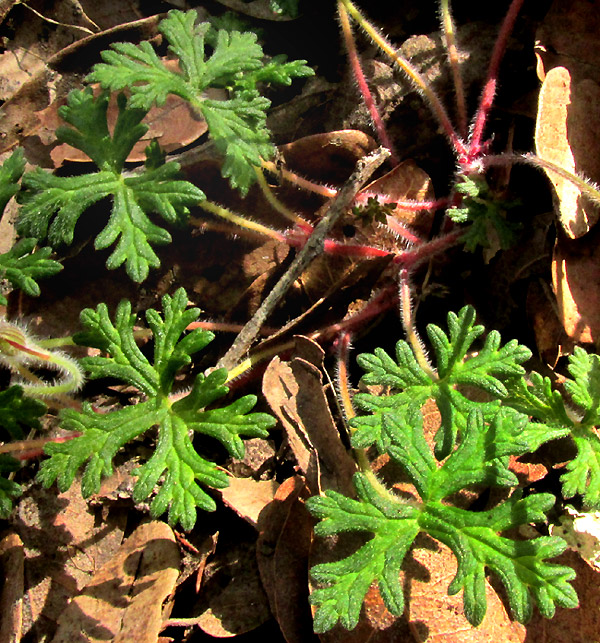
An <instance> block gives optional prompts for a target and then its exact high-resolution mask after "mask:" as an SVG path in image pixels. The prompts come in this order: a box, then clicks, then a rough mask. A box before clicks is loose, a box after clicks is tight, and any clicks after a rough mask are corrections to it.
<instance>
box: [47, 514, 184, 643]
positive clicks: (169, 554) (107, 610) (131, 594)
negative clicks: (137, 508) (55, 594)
mask: <svg viewBox="0 0 600 643" xmlns="http://www.w3.org/2000/svg"><path fill="white" fill-rule="evenodd" d="M178 575H179V549H178V547H177V545H176V543H175V537H174V535H173V531H172V530H171V528H170V527H169V526H168V525H166V524H165V523H162V522H158V521H153V522H150V523H146V524H144V525H141V526H140V527H138V528H137V529H136V530H135V531H134V532H133V534H132V535H131V536H130V537H129V538H128V539H127V540H126V541H125V542H124V543H123V545H122V546H121V548H120V549H119V551H118V552H117V554H116V555H115V556H114V557H113V558H111V560H110V561H108V562H107V563H106V564H105V565H103V566H102V567H101V568H100V569H99V570H98V571H97V572H96V573H95V574H94V576H93V577H92V580H91V581H90V583H88V585H87V586H86V587H85V588H84V589H83V591H82V592H81V593H80V594H79V595H78V596H76V597H75V598H73V600H72V601H71V603H70V604H69V606H68V607H67V609H66V610H65V611H64V612H63V613H62V615H61V617H60V619H59V622H58V630H57V632H56V635H55V637H54V639H53V643H63V642H64V643H71V642H72V641H79V640H85V641H98V642H100V641H106V640H109V639H110V640H112V641H115V642H119V643H134V642H135V643H155V641H156V640H157V638H158V634H159V632H160V630H161V628H162V623H163V619H162V604H163V601H164V600H165V599H166V598H167V597H168V596H169V594H170V593H171V592H172V590H173V588H174V587H175V582H176V580H177V576H178ZM82 635H83V637H82Z"/></svg>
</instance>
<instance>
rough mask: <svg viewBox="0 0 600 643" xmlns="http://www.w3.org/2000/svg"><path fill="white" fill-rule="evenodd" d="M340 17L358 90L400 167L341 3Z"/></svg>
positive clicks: (346, 13)
mask: <svg viewBox="0 0 600 643" xmlns="http://www.w3.org/2000/svg"><path fill="white" fill-rule="evenodd" d="M338 17H339V20H340V25H341V27H342V35H343V36H344V44H345V45H346V52H347V53H348V60H349V61H350V66H351V68H352V73H353V74H354V78H355V80H356V84H357V85H358V90H359V92H360V94H361V96H362V98H363V101H364V103H365V105H366V107H367V109H368V110H369V114H370V115H371V120H372V121H373V125H374V126H375V129H376V130H377V135H378V136H379V140H380V142H381V144H382V145H383V146H384V147H387V148H388V150H390V152H391V155H390V160H391V161H392V163H393V164H394V165H398V164H399V163H400V159H399V158H398V155H397V154H396V151H395V148H394V144H393V143H392V141H391V139H390V137H389V136H388V133H387V130H386V128H385V124H384V122H383V120H382V118H381V114H380V113H379V110H378V109H377V105H376V104H375V100H374V99H373V94H372V93H371V90H370V89H369V85H368V83H367V79H366V78H365V74H364V72H363V68H362V65H361V64H360V58H359V57H358V52H357V51H356V44H355V42H354V36H353V34H352V26H351V24H350V17H349V16H348V12H347V11H346V8H345V7H344V5H343V4H342V3H341V2H338Z"/></svg>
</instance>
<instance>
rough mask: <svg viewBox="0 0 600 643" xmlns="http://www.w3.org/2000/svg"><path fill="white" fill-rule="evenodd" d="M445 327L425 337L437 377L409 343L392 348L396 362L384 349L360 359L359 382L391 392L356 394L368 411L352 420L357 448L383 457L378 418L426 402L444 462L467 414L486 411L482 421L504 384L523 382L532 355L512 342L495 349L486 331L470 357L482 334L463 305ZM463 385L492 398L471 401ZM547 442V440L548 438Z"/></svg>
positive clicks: (386, 441) (385, 438)
mask: <svg viewBox="0 0 600 643" xmlns="http://www.w3.org/2000/svg"><path fill="white" fill-rule="evenodd" d="M448 329H449V332H448V333H445V332H444V331H443V330H442V329H441V328H439V327H438V326H435V325H433V324H430V325H429V326H428V327H427V333H428V335H429V338H430V340H431V343H432V345H433V348H434V352H435V356H436V366H437V376H436V377H432V376H430V374H428V373H426V372H425V371H424V370H423V369H422V368H421V366H420V365H419V364H418V362H417V360H416V359H415V357H414V355H413V353H412V350H411V348H410V346H409V344H408V343H407V342H405V341H403V340H401V341H399V342H398V343H397V344H396V360H393V359H392V358H391V357H390V356H389V355H388V354H387V353H386V352H385V351H384V350H382V349H376V350H375V351H374V353H372V354H364V355H360V356H359V357H358V358H357V361H358V363H359V365H360V366H361V367H362V368H363V369H365V371H366V373H365V375H364V376H363V379H362V382H363V383H364V384H367V385H379V386H386V387H391V389H392V390H391V394H390V395H388V396H387V397H380V396H377V395H371V394H367V393H360V394H358V395H356V396H355V398H354V401H355V403H356V405H357V407H358V408H360V409H361V410H363V411H370V412H371V413H372V415H370V416H359V417H357V418H354V419H353V420H352V421H351V426H353V427H354V428H356V429H357V431H356V434H355V436H353V444H354V446H356V447H360V448H365V447H367V446H369V445H370V444H377V447H378V449H379V450H380V452H382V453H384V452H385V451H386V450H387V449H388V447H389V445H390V444H391V443H392V442H393V439H392V437H391V436H389V435H388V433H387V430H386V425H385V424H384V423H383V421H382V418H383V416H385V415H386V414H387V413H388V412H390V411H391V410H397V411H401V410H402V409H415V408H416V409H420V407H421V406H422V405H423V404H424V403H425V401H426V400H427V399H430V398H431V399H434V400H435V402H436V404H437V407H438V409H439V411H440V413H441V417H442V426H441V428H440V430H439V432H438V434H437V435H436V445H437V446H436V455H437V456H438V458H440V459H442V458H445V457H446V456H447V455H448V454H449V453H450V452H451V450H452V449H453V447H454V444H455V442H456V438H457V435H458V433H459V432H460V431H461V430H462V429H464V427H465V424H466V420H467V416H468V414H469V412H470V411H471V410H472V409H473V408H474V407H475V406H478V407H479V408H482V409H487V411H486V413H487V415H486V417H491V416H493V415H494V414H495V413H496V410H497V403H495V402H494V401H493V400H499V399H502V398H504V397H505V396H507V395H508V389H507V386H508V385H509V384H511V383H512V382H513V381H515V380H517V379H519V378H522V377H523V375H524V373H525V370H524V369H523V367H522V366H521V363H523V362H525V361H526V360H527V359H529V358H530V357H531V352H530V351H529V349H527V348H525V347H524V346H521V345H519V344H518V343H517V342H516V341H510V342H508V343H507V344H506V345H505V346H502V347H501V345H500V335H499V334H498V333H497V332H491V333H490V334H489V335H488V337H487V338H486V340H485V342H484V344H483V347H482V349H481V350H480V351H479V352H478V353H477V354H474V355H469V351H470V350H471V349H472V346H473V343H474V341H475V340H476V339H477V338H478V337H480V336H481V335H482V333H483V331H484V328H483V326H481V325H475V311H474V309H473V308H472V307H470V306H465V307H464V308H463V309H462V310H460V312H459V313H458V315H456V314H454V313H449V315H448ZM465 387H471V388H474V389H480V390H481V391H482V392H484V393H486V394H487V395H488V396H490V397H491V398H492V401H491V402H489V403H488V404H487V406H486V405H482V403H481V402H477V401H474V400H472V399H470V397H469V395H468V394H467V393H465ZM548 439H550V438H548Z"/></svg>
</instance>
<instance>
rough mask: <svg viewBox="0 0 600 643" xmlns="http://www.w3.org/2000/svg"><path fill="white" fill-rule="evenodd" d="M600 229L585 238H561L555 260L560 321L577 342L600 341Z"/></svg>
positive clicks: (553, 271) (553, 261)
mask: <svg viewBox="0 0 600 643" xmlns="http://www.w3.org/2000/svg"><path fill="white" fill-rule="evenodd" d="M599 240H600V230H597V229H596V228H595V229H594V230H593V231H592V232H591V233H590V234H589V235H586V236H585V237H584V238H583V239H573V240H571V239H567V238H565V237H564V236H561V235H559V237H558V238H557V240H556V246H555V248H554V255H553V257H552V284H553V287H554V293H555V295H556V302H557V305H558V314H559V318H560V321H561V323H562V325H563V327H564V329H565V332H566V333H567V335H568V336H569V337H570V338H571V339H572V340H574V341H575V342H580V343H593V342H597V341H598V340H599V339H600V244H599V243H598V242H599Z"/></svg>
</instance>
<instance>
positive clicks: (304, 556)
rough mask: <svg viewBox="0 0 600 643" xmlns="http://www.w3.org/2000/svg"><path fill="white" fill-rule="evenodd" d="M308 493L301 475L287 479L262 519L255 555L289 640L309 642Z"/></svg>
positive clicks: (310, 530) (284, 632)
mask: <svg viewBox="0 0 600 643" xmlns="http://www.w3.org/2000/svg"><path fill="white" fill-rule="evenodd" d="M308 495H309V493H308V491H307V489H306V485H305V483H304V480H303V479H302V478H301V477H300V476H294V477H293V478H288V479H287V480H286V481H285V482H283V483H282V484H281V486H280V487H279V489H278V490H277V493H276V495H275V498H274V500H273V502H272V503H271V504H270V505H269V506H268V507H266V508H265V511H263V512H262V513H261V515H260V519H259V530H260V535H259V538H258V541H257V543H256V557H257V561H258V568H259V571H260V577H261V580H262V584H263V587H264V588H265V592H266V594H267V597H268V599H269V604H270V606H271V611H272V613H273V616H274V617H275V619H276V620H277V623H278V624H279V628H280V629H281V631H282V633H283V635H284V637H285V640H286V641H287V642H288V643H309V642H310V641H311V640H313V639H314V638H315V637H314V634H313V631H312V618H311V614H310V609H309V606H308V586H307V578H308V554H309V551H310V545H311V540H312V527H313V522H314V521H313V519H312V518H311V516H310V514H309V513H308V511H307V509H306V506H305V505H304V500H306V498H307V497H308Z"/></svg>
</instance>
